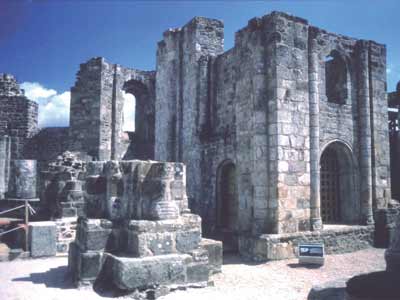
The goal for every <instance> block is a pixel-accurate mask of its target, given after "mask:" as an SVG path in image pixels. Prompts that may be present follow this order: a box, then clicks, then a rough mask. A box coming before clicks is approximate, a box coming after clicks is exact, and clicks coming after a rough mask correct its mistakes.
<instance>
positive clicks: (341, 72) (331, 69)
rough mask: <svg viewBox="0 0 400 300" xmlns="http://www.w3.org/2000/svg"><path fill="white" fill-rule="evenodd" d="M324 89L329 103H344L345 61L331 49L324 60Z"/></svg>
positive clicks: (346, 94) (346, 86) (345, 96)
mask: <svg viewBox="0 0 400 300" xmlns="http://www.w3.org/2000/svg"><path fill="white" fill-rule="evenodd" d="M325 91H326V97H327V98H328V101H329V102H331V103H337V104H343V103H346V99H347V97H348V79H347V67H346V62H345V61H344V60H343V58H342V57H341V56H340V54H339V53H338V52H337V51H332V52H331V54H330V55H329V56H328V57H327V58H326V60H325Z"/></svg>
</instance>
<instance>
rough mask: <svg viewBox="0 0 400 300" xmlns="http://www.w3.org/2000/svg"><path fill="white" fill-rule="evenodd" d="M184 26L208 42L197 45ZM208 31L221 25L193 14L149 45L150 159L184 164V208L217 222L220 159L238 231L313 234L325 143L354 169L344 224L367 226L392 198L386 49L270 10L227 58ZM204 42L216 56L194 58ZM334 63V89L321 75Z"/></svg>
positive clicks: (242, 33)
mask: <svg viewBox="0 0 400 300" xmlns="http://www.w3.org/2000/svg"><path fill="white" fill-rule="evenodd" d="M204 24H208V25H204ZM204 26H205V27H204ZM207 27H209V29H208V30H206V31H202V28H207ZM190 28H193V30H194V32H195V33H192V36H202V35H203V36H205V37H207V38H205V39H202V40H200V42H199V41H197V42H196V48H195V49H193V48H190V42H192V40H191V35H187V34H188V33H191V29H190ZM213 28H214V29H213ZM196 32H198V35H197V33H196ZM205 32H207V34H205ZM213 32H216V33H218V32H222V24H220V23H216V22H215V20H209V19H205V18H195V19H193V20H192V21H191V22H189V23H188V25H185V26H184V27H183V28H182V29H175V30H169V31H167V32H166V33H164V39H163V41H161V42H160V43H159V46H158V52H157V82H156V95H157V101H156V145H155V147H156V149H155V152H156V158H157V159H159V160H177V161H183V162H184V163H186V164H187V165H188V174H189V175H188V194H189V199H190V206H191V208H192V209H194V211H195V212H197V213H200V214H201V216H202V217H203V219H204V220H205V222H204V223H205V224H207V225H206V227H209V228H205V229H211V230H212V227H213V226H214V227H215V225H216V224H217V222H218V220H217V206H218V203H217V202H218V199H217V198H218V196H217V190H218V186H217V182H218V170H219V167H220V166H221V165H222V164H223V163H224V162H225V161H231V162H233V163H234V164H235V167H236V184H237V190H238V202H239V203H238V206H239V209H238V222H237V230H238V232H249V231H252V232H253V233H254V234H257V233H261V232H268V233H283V232H297V231H303V230H309V229H312V228H314V229H320V228H321V217H320V194H319V192H320V173H319V168H320V157H321V155H322V153H323V151H324V150H325V148H326V147H327V146H328V145H332V144H333V143H336V144H337V145H338V147H339V148H340V147H342V148H343V149H342V150H341V151H342V152H343V156H344V155H346V160H343V161H348V162H350V163H351V165H352V171H351V172H353V173H352V174H351V175H349V174H347V175H346V176H349V178H350V177H351V178H352V179H351V182H350V183H347V184H344V185H343V188H342V191H340V193H341V196H343V197H347V198H352V199H353V200H351V203H350V204H346V205H347V206H346V209H343V211H344V212H343V213H344V215H345V217H344V219H345V222H349V223H370V222H371V221H372V208H373V207H375V208H380V207H385V205H386V203H387V201H388V199H389V198H390V192H389V190H388V188H389V187H390V180H389V173H388V172H389V162H388V149H389V148H388V143H387V141H386V140H385V138H386V139H387V134H388V131H387V126H386V124H387V116H386V112H385V111H386V109H387V106H386V104H385V97H384V93H385V88H384V82H385V77H384V72H383V71H382V70H383V69H384V65H385V48H384V46H382V45H379V44H376V43H374V42H366V41H358V40H356V39H351V38H348V37H344V36H339V35H335V34H332V33H328V32H326V31H324V30H321V29H318V28H315V27H312V26H310V25H309V24H308V22H307V21H306V20H304V19H301V18H297V17H293V16H289V15H287V14H284V13H277V12H274V13H271V14H270V15H267V16H264V17H262V18H255V19H252V20H250V21H249V24H248V26H246V27H245V28H243V29H242V30H240V31H239V32H238V33H237V34H236V40H235V46H234V48H233V49H231V50H229V51H227V52H225V53H220V52H219V51H220V50H221V49H220V48H218V47H217V48H215V45H218V36H219V35H222V33H218V34H216V35H213ZM202 43H203V44H202ZM204 43H209V45H211V47H213V48H211V49H218V51H217V52H215V51H212V52H210V53H209V54H207V53H205V54H207V55H205V56H203V57H199V56H197V55H198V53H199V51H200V50H201V49H207V47H206V46H204ZM188 45H189V46H188ZM221 45H222V44H221ZM208 48H210V46H209V47H208ZM182 49H184V50H186V51H184V52H182ZM191 49H192V51H191V52H189V51H190V50H191ZM187 53H190V54H187ZM328 56H333V58H336V57H339V58H340V60H341V61H342V62H343V64H342V65H341V66H339V65H338V63H337V61H334V62H333V63H332V62H329V61H327V57H328ZM186 57H189V58H190V57H191V58H194V60H190V59H186ZM196 57H199V59H197V60H196V59H195V58H196ZM189 62H191V64H189ZM328 67H329V68H331V69H332V68H333V71H334V74H333V75H332V74H330V73H329V74H328V73H327V72H328V71H329V70H328ZM196 68H197V71H196ZM338 69H339V70H342V71H343V72H344V74H343V75H341V76H342V77H341V78H339V80H338V81H339V82H340V84H341V86H339V87H337V83H335V82H333V83H332V80H331V79H330V78H331V77H332V76H337V74H336V73H337V72H338V71H337V70H338ZM335 72H336V73H335ZM326 74H328V75H326ZM326 76H330V77H329V78H326ZM188 79H189V80H190V79H192V80H190V82H189V80H188ZM196 81H197V83H196V86H195V85H194V83H195V82H196ZM335 84H336V86H335ZM326 86H329V89H331V86H333V88H334V89H339V90H338V91H336V90H334V91H331V90H327V89H326ZM328 95H333V96H334V97H337V99H333V100H334V101H332V99H328ZM194 99H198V102H193V101H194ZM193 108H196V109H195V110H193ZM336 144H335V145H336ZM349 172H350V171H349ZM345 191H351V193H348V194H351V195H344V194H345ZM347 198H346V199H347ZM347 210H348V211H350V212H348V211H347Z"/></svg>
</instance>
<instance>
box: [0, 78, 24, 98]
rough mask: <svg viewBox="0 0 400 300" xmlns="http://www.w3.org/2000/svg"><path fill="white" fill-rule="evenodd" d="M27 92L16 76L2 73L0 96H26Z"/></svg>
mask: <svg viewBox="0 0 400 300" xmlns="http://www.w3.org/2000/svg"><path fill="white" fill-rule="evenodd" d="M24 94H25V92H24V90H22V89H21V88H20V87H19V84H18V82H17V80H16V79H15V77H14V76H13V75H11V74H3V73H0V96H8V97H13V96H24Z"/></svg>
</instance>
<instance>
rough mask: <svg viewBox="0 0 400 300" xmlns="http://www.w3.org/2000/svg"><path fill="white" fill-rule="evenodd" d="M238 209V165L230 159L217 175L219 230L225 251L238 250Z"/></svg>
mask: <svg viewBox="0 0 400 300" xmlns="http://www.w3.org/2000/svg"><path fill="white" fill-rule="evenodd" d="M238 210H239V203H238V191H237V178H236V166H235V164H234V163H233V162H232V161H230V160H228V161H225V162H223V163H222V164H221V165H220V167H219V169H218V176H217V231H218V235H219V236H220V238H221V239H222V241H223V243H224V251H237V250H238V240H237V229H238V228H237V224H238Z"/></svg>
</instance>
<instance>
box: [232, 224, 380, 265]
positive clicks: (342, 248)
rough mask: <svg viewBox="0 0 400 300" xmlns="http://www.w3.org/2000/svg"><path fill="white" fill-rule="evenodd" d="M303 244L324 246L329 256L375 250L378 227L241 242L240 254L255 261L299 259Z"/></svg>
mask: <svg viewBox="0 0 400 300" xmlns="http://www.w3.org/2000/svg"><path fill="white" fill-rule="evenodd" d="M301 243H323V244H324V245H325V253H326V254H337V253H346V252H353V251H357V250H361V249H365V248H369V247H372V246H373V243H374V226H347V225H325V226H324V229H323V230H321V231H304V232H298V233H292V234H290V233H287V234H263V235H260V236H259V237H246V236H241V237H240V238H239V248H240V253H243V254H244V256H245V257H246V258H249V259H251V260H254V261H266V260H280V259H286V258H293V257H296V256H297V251H298V250H297V248H298V247H297V246H298V245H299V244H301Z"/></svg>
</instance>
